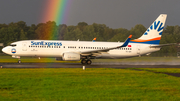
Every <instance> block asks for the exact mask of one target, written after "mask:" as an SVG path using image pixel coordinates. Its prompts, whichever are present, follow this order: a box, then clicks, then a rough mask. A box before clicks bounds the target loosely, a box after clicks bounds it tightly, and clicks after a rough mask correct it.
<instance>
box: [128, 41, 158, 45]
mask: <svg viewBox="0 0 180 101" xmlns="http://www.w3.org/2000/svg"><path fill="white" fill-rule="evenodd" d="M129 43H142V44H159V43H160V40H154V41H146V42H133V41H130V42H129Z"/></svg>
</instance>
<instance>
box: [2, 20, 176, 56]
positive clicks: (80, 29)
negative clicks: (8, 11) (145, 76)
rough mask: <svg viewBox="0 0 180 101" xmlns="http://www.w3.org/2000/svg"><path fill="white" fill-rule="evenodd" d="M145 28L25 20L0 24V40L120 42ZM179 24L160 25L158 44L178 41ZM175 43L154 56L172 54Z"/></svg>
mask: <svg viewBox="0 0 180 101" xmlns="http://www.w3.org/2000/svg"><path fill="white" fill-rule="evenodd" d="M146 29H147V28H145V27H144V26H143V25H142V24H137V25H135V26H134V27H132V28H131V29H130V30H128V29H125V28H118V29H112V28H109V27H108V26H106V25H105V24H97V23H93V24H92V25H88V24H87V23H86V22H79V23H78V24H77V25H76V26H67V25H65V24H61V25H57V24H56V22H54V21H48V22H46V23H39V24H37V25H35V24H32V25H31V26H27V24H26V22H24V21H19V22H16V23H14V22H12V23H9V24H0V43H4V46H7V45H9V44H10V43H12V42H15V41H20V40H49V39H51V40H78V39H79V40H80V41H91V40H92V39H93V38H94V37H96V38H97V41H108V42H117V41H120V42H123V41H125V39H126V38H127V37H128V36H129V35H130V34H132V35H133V37H132V39H136V38H139V37H140V36H141V35H142V34H143V33H144V32H145V31H146ZM179 42H180V26H178V25H176V26H166V27H165V28H164V31H163V34H162V38H161V41H160V43H161V44H167V43H179ZM177 51H178V50H177V46H175V45H173V46H167V47H163V48H162V49H161V51H158V52H156V53H153V54H152V56H153V55H156V56H175V55H176V53H177Z"/></svg>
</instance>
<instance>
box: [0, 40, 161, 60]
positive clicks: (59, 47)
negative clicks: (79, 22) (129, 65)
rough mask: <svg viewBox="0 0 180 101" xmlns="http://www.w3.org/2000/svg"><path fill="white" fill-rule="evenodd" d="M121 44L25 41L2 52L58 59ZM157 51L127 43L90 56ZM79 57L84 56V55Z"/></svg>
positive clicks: (118, 56)
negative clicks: (66, 53)
mask: <svg viewBox="0 0 180 101" xmlns="http://www.w3.org/2000/svg"><path fill="white" fill-rule="evenodd" d="M122 44H123V43H121V42H91V41H61V40H25V41H18V42H14V43H12V46H7V47H5V48H3V50H2V51H3V52H5V53H6V54H9V55H12V56H30V57H55V58H59V57H62V54H63V53H65V52H73V53H79V54H81V53H82V52H86V51H92V50H99V49H106V48H111V47H116V46H120V45H122ZM158 50H160V48H150V44H139V43H129V44H128V46H126V47H122V48H118V49H113V50H109V51H108V52H100V53H93V54H91V56H94V57H95V58H126V57H134V56H139V55H144V54H149V53H152V52H155V51H158ZM81 55H83V56H86V54H81ZM87 55H89V54H87Z"/></svg>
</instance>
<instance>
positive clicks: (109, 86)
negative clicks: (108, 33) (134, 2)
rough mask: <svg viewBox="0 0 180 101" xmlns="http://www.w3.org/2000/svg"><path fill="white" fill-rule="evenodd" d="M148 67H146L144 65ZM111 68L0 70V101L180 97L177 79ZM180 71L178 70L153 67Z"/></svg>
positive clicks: (160, 98)
mask: <svg viewBox="0 0 180 101" xmlns="http://www.w3.org/2000/svg"><path fill="white" fill-rule="evenodd" d="M146 69H150V68H146ZM141 70H142V71H137V70H132V69H128V68H127V69H112V68H86V70H85V71H83V70H82V69H81V68H73V69H72V68H38V69H36V68H32V69H7V68H2V69H0V75H1V76H0V100H1V101H3V100H5V101H12V100H13V101H14V100H20V101H21V100H28V101H42V100H43V101H49V100H51V101H57V100H63V101H76V100H78V101H81V100H83V101H89V100H90V101H92V100H93V101H107V100H108V101H109V100H110V101H119V100H165V101H171V100H180V95H179V94H180V86H179V85H180V82H179V81H180V78H178V77H173V76H169V75H166V74H163V73H153V72H149V71H146V70H143V68H141ZM152 70H154V71H159V72H160V71H161V72H163V71H165V72H174V71H176V73H180V69H177V68H174V69H168V68H167V69H166V68H163V69H162V68H158V69H157V68H153V69H152Z"/></svg>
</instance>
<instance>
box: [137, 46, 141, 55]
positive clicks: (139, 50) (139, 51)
mask: <svg viewBox="0 0 180 101" xmlns="http://www.w3.org/2000/svg"><path fill="white" fill-rule="evenodd" d="M137 54H138V55H141V47H140V45H137Z"/></svg>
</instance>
